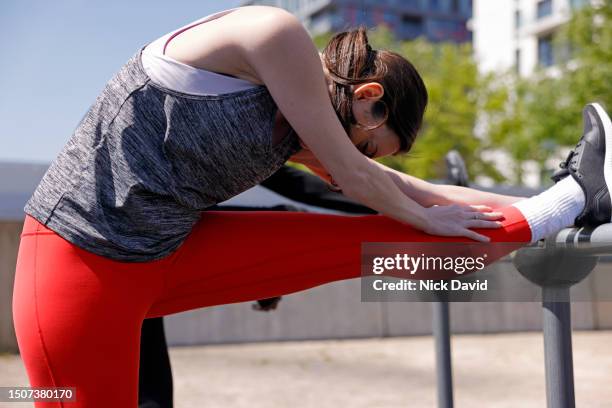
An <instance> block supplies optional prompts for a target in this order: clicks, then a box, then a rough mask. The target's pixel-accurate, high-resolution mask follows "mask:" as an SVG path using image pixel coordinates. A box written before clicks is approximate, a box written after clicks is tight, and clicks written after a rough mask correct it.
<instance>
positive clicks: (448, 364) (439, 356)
mask: <svg viewBox="0 0 612 408" xmlns="http://www.w3.org/2000/svg"><path fill="white" fill-rule="evenodd" d="M445 161H446V169H447V177H446V178H447V180H448V183H449V184H454V185H457V186H467V185H468V174H467V170H466V167H465V162H464V161H463V158H462V157H461V155H460V154H459V152H457V151H456V150H451V151H449V152H448V153H447V154H446V157H445ZM447 295H448V293H442V294H439V300H438V301H437V302H434V303H433V321H432V328H433V335H434V342H435V349H436V377H437V382H438V384H437V385H438V407H439V408H453V405H454V403H453V367H452V360H451V342H450V308H449V304H448V301H447V300H446V298H447Z"/></svg>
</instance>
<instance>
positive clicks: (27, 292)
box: [13, 6, 612, 407]
mask: <svg viewBox="0 0 612 408" xmlns="http://www.w3.org/2000/svg"><path fill="white" fill-rule="evenodd" d="M204 21H206V23H205V24H202V23H203V22H204ZM160 40H161V41H155V42H153V43H150V44H148V45H147V46H146V47H143V48H141V49H140V50H139V51H138V52H137V53H136V54H135V55H134V56H133V57H132V58H130V59H129V61H128V62H127V63H126V64H125V65H124V66H123V67H122V68H121V69H120V71H119V72H118V73H117V74H116V75H115V76H114V77H113V78H112V79H111V80H110V81H109V82H108V84H107V86H106V87H105V89H104V90H103V91H102V93H101V94H100V96H99V97H98V98H97V99H96V101H95V103H94V104H93V105H92V106H91V107H90V109H89V110H88V112H87V113H86V115H85V116H84V118H83V119H82V120H81V122H80V123H79V125H78V126H77V128H76V130H75V132H74V134H73V135H72V137H71V138H70V140H69V141H68V143H67V144H66V146H65V147H64V149H63V150H62V151H61V153H60V154H59V156H58V157H57V158H56V160H55V161H54V162H53V164H52V165H51V167H50V168H49V170H48V172H47V173H46V174H45V176H44V178H43V180H42V181H41V183H40V185H39V186H38V188H37V189H36V191H35V192H34V194H33V196H32V197H31V199H30V200H29V201H28V203H27V204H26V207H25V212H26V213H27V214H26V220H25V224H24V230H23V233H22V240H21V244H20V248H19V254H18V261H17V271H16V278H15V286H14V297H13V299H14V303H13V313H14V322H15V329H16V333H17V338H18V344H19V348H20V351H21V356H22V358H23V361H24V364H25V366H26V369H27V373H28V377H29V380H30V384H31V385H32V386H57V387H60V386H73V387H76V393H77V398H76V399H77V401H76V403H72V406H75V407H130V406H136V404H137V389H138V387H137V386H138V384H137V382H138V351H139V350H138V347H139V334H140V327H141V324H142V321H143V319H144V318H147V317H156V316H163V315H167V314H172V313H177V312H182V311H185V310H190V309H194V308H199V307H205V306H212V305H219V304H225V303H233V302H241V301H247V300H255V299H262V298H269V297H274V296H279V295H282V294H286V293H291V292H295V291H299V290H304V289H307V288H310V287H313V286H317V285H321V284H324V283H327V282H332V281H336V280H340V279H348V278H354V277H358V276H359V274H360V272H359V270H360V268H359V264H360V244H361V242H362V241H417V242H418V241H446V242H455V241H456V242H460V241H461V242H463V241H470V240H471V239H475V240H478V241H489V240H493V241H504V242H525V243H527V242H530V241H536V240H538V239H540V238H542V237H543V236H545V235H546V234H549V233H552V232H554V231H556V230H558V229H560V228H562V227H565V226H567V225H571V224H572V223H573V222H576V223H577V224H578V225H583V224H589V223H591V224H592V223H597V222H599V223H601V222H608V221H609V220H610V198H609V185H610V184H609V182H608V181H609V180H611V179H612V178H610V176H609V173H610V171H611V167H612V165H611V164H610V157H611V153H610V152H612V150H610V147H609V146H610V145H612V142H611V141H610V140H609V139H610V137H612V131H611V130H610V120H609V118H608V117H607V115H606V114H605V112H604V111H603V109H601V107H599V106H598V105H589V106H588V107H587V108H586V109H585V128H586V132H585V135H584V136H583V138H582V139H581V141H580V142H579V144H578V145H577V148H576V149H575V151H574V153H572V155H571V157H569V158H568V160H567V161H566V165H567V166H566V173H565V174H564V175H565V176H567V175H571V177H564V178H563V179H561V180H560V181H559V182H558V183H557V184H556V185H555V186H553V187H552V188H551V189H549V190H547V191H546V192H544V193H542V194H540V195H539V196H536V197H532V198H529V199H524V200H521V198H520V197H509V196H501V195H496V194H490V193H484V192H478V191H476V190H471V189H467V188H459V187H451V186H435V185H431V184H429V183H426V182H424V181H422V180H418V179H416V178H413V177H410V176H408V175H405V174H401V173H398V172H395V171H393V170H391V169H388V168H386V167H384V166H383V165H380V164H378V163H377V162H375V161H373V160H371V158H373V157H382V156H386V155H390V154H397V153H399V152H402V151H407V150H409V149H410V147H411V146H412V143H413V141H414V139H415V137H416V134H417V131H418V130H419V128H420V126H421V122H422V117H423V112H424V109H425V106H426V104H427V93H426V90H425V87H424V85H423V82H422V80H421V78H420V76H419V74H418V73H417V72H416V70H415V69H414V68H413V67H412V65H411V64H410V63H409V62H408V61H406V60H405V59H403V58H402V57H400V56H398V55H396V54H393V53H391V52H387V51H375V50H372V49H371V48H370V47H369V46H368V45H367V38H366V35H365V32H364V31H363V30H356V31H352V32H348V33H341V34H339V35H338V36H336V37H335V38H333V39H332V40H331V42H330V43H329V44H328V46H327V47H326V49H325V50H324V52H323V53H322V55H321V56H319V55H318V54H317V51H316V49H315V47H314V45H313V43H312V42H311V40H310V37H309V36H308V34H307V32H306V31H305V30H304V28H303V27H302V25H301V24H300V23H299V21H298V20H297V19H296V18H295V17H293V16H292V15H290V14H289V13H287V12H285V11H283V10H280V9H276V8H269V7H263V6H251V7H242V8H236V9H231V10H226V11H224V12H222V13H218V14H216V15H213V16H210V18H205V19H203V20H202V21H198V22H195V23H194V24H190V25H188V26H186V27H183V28H181V29H179V30H177V31H175V32H172V33H169V34H168V35H166V36H164V37H162V38H161V39H160ZM149 46H150V48H149ZM228 90H229V91H228ZM356 147H357V148H356ZM368 156H369V157H368ZM288 159H289V160H293V161H296V162H299V163H305V164H306V165H307V166H309V167H310V168H311V169H313V170H314V171H315V172H316V173H317V174H318V175H320V176H321V177H323V178H326V179H328V180H330V181H332V180H333V182H334V183H335V184H336V185H337V186H338V188H339V189H341V190H342V191H343V193H344V194H345V195H346V196H348V197H349V198H352V199H355V200H356V201H358V202H361V203H362V204H364V205H366V206H368V207H370V208H372V209H374V210H376V211H378V212H379V213H381V214H383V215H367V216H363V217H342V216H334V215H323V214H299V213H275V212H253V213H249V212H235V213H232V212H214V211H213V212H206V213H204V214H201V211H202V210H204V209H205V208H207V207H209V206H211V205H213V204H215V203H217V202H220V201H223V200H226V199H228V198H230V197H231V196H233V195H236V194H238V193H239V192H241V191H243V190H245V189H247V188H249V187H251V186H253V185H255V184H257V183H259V182H260V181H262V180H263V179H265V178H266V177H267V176H269V175H270V174H272V173H273V172H274V171H275V170H276V169H278V168H279V167H280V166H281V165H282V164H283V163H284V162H285V161H286V160H288ZM474 228H475V229H476V230H474ZM286 235H290V236H291V239H290V240H289V239H287V238H286ZM101 327H104V331H102V330H101ZM37 406H62V405H61V404H60V403H59V402H56V403H46V404H45V403H40V404H38V405H37Z"/></svg>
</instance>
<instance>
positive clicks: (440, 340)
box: [433, 301, 453, 408]
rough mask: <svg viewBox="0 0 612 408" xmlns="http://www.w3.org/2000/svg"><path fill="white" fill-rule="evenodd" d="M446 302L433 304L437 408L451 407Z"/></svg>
mask: <svg viewBox="0 0 612 408" xmlns="http://www.w3.org/2000/svg"><path fill="white" fill-rule="evenodd" d="M449 314H450V312H449V307H448V302H447V301H439V302H434V303H433V334H434V338H435V348H436V377H437V380H438V407H439V408H452V407H453V374H452V367H451V343H450V324H449V322H450V316H449Z"/></svg>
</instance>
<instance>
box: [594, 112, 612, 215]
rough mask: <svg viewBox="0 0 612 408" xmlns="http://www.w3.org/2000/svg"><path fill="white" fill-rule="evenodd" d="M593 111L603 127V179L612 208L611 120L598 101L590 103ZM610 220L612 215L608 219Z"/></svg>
mask: <svg viewBox="0 0 612 408" xmlns="http://www.w3.org/2000/svg"><path fill="white" fill-rule="evenodd" d="M589 105H591V106H592V107H593V108H595V111H596V112H597V116H599V119H600V120H601V123H602V125H603V127H604V137H605V140H606V155H605V158H604V169H603V172H604V179H605V180H606V186H607V187H608V192H609V193H608V197H609V198H610V208H612V121H610V117H609V116H608V114H607V113H606V111H605V110H604V108H602V107H601V105H600V104H598V103H596V102H595V103H590V104H589ZM609 221H610V222H612V215H611V218H610V220H609Z"/></svg>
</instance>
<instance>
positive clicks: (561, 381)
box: [513, 226, 612, 408]
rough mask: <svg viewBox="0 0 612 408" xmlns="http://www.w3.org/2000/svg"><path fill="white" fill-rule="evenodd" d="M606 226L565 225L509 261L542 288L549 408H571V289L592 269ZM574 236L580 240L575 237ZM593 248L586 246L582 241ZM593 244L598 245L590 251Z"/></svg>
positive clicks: (572, 384) (572, 371) (572, 380)
mask: <svg viewBox="0 0 612 408" xmlns="http://www.w3.org/2000/svg"><path fill="white" fill-rule="evenodd" d="M609 232H611V230H610V229H609V228H608V227H607V226H601V227H598V228H596V229H595V230H592V231H581V230H576V229H566V230H563V231H561V232H559V233H558V234H556V235H555V236H551V237H547V238H546V239H545V240H544V242H543V243H542V244H540V243H536V245H532V246H527V247H524V248H521V249H519V250H518V251H517V252H516V256H515V257H514V260H513V262H514V265H515V266H516V268H517V269H518V271H519V272H520V273H521V274H522V275H523V276H524V277H525V278H527V279H528V280H529V281H531V282H533V283H535V284H537V285H538V286H540V287H541V288H542V318H543V320H542V327H543V331H544V364H545V369H546V401H547V406H548V407H549V408H574V407H575V405H576V400H575V395H574V369H573V357H572V324H571V315H570V313H571V303H570V301H571V299H570V288H571V287H572V286H573V285H575V284H577V283H578V282H580V281H582V280H583V279H584V278H585V277H586V276H587V275H588V274H589V273H591V271H592V270H593V268H595V266H596V264H597V261H598V259H599V258H598V256H596V255H594V252H596V251H600V250H604V249H605V247H606V246H609V244H605V238H606V237H607V238H608V242H611V241H612V240H610V239H609V238H611V237H610V235H609ZM575 235H579V236H580V239H579V240H576V239H574V236H575ZM589 240H591V241H592V242H593V244H594V245H593V247H592V248H591V250H590V251H589V250H587V251H585V249H586V248H585V245H584V244H585V242H587V241H589ZM595 247H599V248H597V250H594V248H595Z"/></svg>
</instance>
